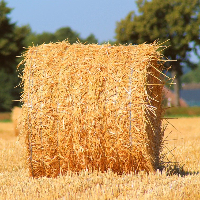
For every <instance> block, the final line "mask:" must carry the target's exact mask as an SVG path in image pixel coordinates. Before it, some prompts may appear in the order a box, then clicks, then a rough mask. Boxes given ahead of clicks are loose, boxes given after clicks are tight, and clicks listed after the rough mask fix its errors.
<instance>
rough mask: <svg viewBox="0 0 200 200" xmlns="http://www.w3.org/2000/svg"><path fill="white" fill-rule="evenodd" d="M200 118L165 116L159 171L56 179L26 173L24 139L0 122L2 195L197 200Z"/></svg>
mask: <svg viewBox="0 0 200 200" xmlns="http://www.w3.org/2000/svg"><path fill="white" fill-rule="evenodd" d="M199 121H200V118H180V119H170V120H168V125H167V130H166V131H165V143H164V146H163V153H162V154H163V170H162V171H157V172H156V173H152V174H149V175H147V174H145V173H143V172H140V173H139V174H138V175H135V174H134V173H131V174H122V175H121V176H119V175H116V174H115V173H113V172H111V171H108V172H106V173H101V172H97V171H95V172H93V173H92V172H88V171H87V170H84V171H82V172H81V173H79V174H76V173H71V172H68V174H66V175H65V176H59V177H57V178H46V177H43V178H38V179H33V178H31V177H29V172H28V168H27V165H26V159H25V153H26V149H25V148H24V145H23V138H17V137H15V136H14V131H13V127H12V123H0V130H1V134H0V194H1V195H0V199H9V200H12V199H28V200H29V199H45V200H46V199H49V200H53V199H62V200H66V199H70V200H71V199H72V200H73V199H92V200H93V199H99V200H101V199H153V200H154V199H155V200H156V199H159V200H160V199H161V200H164V199H200V190H199V188H200V174H199V171H200V153H199V152H200V144H199V140H200V123H199Z"/></svg>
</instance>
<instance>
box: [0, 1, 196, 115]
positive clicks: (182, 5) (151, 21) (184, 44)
mask: <svg viewBox="0 0 200 200" xmlns="http://www.w3.org/2000/svg"><path fill="white" fill-rule="evenodd" d="M136 3H137V7H138V12H137V14H136V13H135V12H133V11H132V12H130V13H128V14H127V16H126V17H125V18H124V19H121V21H119V22H117V24H116V29H115V33H116V36H115V41H113V43H116V44H119V43H120V44H130V43H131V44H141V43H144V42H146V43H152V42H154V41H156V40H158V41H159V43H162V42H166V41H167V42H166V45H167V46H169V47H168V48H166V49H163V54H164V55H165V57H166V59H168V60H176V62H173V63H170V62H166V63H168V66H166V67H170V68H169V71H170V74H171V75H172V76H175V77H176V78H175V82H176V85H175V87H174V90H175V93H176V99H177V101H176V105H177V106H179V101H178V99H179V90H180V85H181V84H180V81H181V76H182V74H183V67H184V66H187V67H188V68H191V69H192V70H194V69H196V68H197V64H196V63H194V62H192V61H191V59H190V53H191V52H194V53H195V54H196V55H197V57H198V58H200V56H199V54H198V51H199V46H200V2H199V0H187V1H186V0H165V1H162V2H161V1H160V0H151V1H149V0H137V1H136ZM11 12H12V9H11V8H9V7H8V6H7V3H6V2H5V1H4V0H2V1H1V2H0V112H2V111H9V110H10V109H11V108H12V107H13V106H15V105H19V102H17V101H12V100H15V99H20V92H21V88H20V87H17V88H15V86H17V85H18V83H19V81H20V79H19V77H18V75H17V74H18V72H16V66H17V64H18V63H19V62H20V58H17V57H16V56H19V55H21V53H22V52H23V51H24V49H23V47H28V46H32V45H33V44H34V45H40V44H43V43H49V42H57V41H63V40H65V39H68V40H69V42H70V43H74V42H76V41H77V40H78V41H80V42H82V43H98V40H97V38H95V36H94V35H93V34H90V35H89V36H88V37H87V38H82V37H81V36H80V34H79V33H77V32H76V31H74V30H72V29H71V28H70V27H62V28H60V29H58V30H56V31H55V33H50V32H43V33H41V34H37V33H35V32H32V30H31V27H30V26H29V25H26V26H22V27H19V26H17V24H16V23H12V22H11V19H10V18H9V14H10V13H11Z"/></svg>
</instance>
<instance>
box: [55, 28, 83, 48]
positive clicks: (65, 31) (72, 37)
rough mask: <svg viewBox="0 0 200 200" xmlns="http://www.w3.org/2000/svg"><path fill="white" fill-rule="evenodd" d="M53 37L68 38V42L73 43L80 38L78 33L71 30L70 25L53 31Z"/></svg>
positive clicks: (59, 39)
mask: <svg viewBox="0 0 200 200" xmlns="http://www.w3.org/2000/svg"><path fill="white" fill-rule="evenodd" d="M55 38H56V39H57V41H63V40H69V42H70V43H71V44H72V43H75V42H76V41H77V40H81V38H80V35H79V33H77V32H75V31H73V30H72V29H71V28H70V27H63V28H60V29H58V30H57V31H56V32H55Z"/></svg>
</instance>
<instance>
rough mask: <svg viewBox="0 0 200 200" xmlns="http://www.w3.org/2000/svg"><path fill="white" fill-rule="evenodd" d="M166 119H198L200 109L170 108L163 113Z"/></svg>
mask: <svg viewBox="0 0 200 200" xmlns="http://www.w3.org/2000/svg"><path fill="white" fill-rule="evenodd" d="M165 116H166V117H200V107H171V108H169V109H167V110H166V112H165Z"/></svg>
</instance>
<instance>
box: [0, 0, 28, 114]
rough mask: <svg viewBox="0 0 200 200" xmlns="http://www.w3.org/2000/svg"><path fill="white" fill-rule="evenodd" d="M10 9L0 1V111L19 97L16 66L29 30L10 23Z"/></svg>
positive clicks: (11, 104)
mask: <svg viewBox="0 0 200 200" xmlns="http://www.w3.org/2000/svg"><path fill="white" fill-rule="evenodd" d="M11 11H12V9H11V8H8V7H7V4H6V2H5V1H3V0H2V1H1V2H0V80H1V81H0V111H6V110H9V109H10V108H11V107H12V106H14V105H16V104H17V102H13V101H12V100H14V99H19V97H20V89H19V88H18V89H14V87H15V86H17V85H18V84H19V78H18V76H17V72H16V66H17V63H18V61H19V59H17V58H16V56H20V55H21V52H22V51H23V47H24V38H25V37H26V35H27V34H28V32H29V31H30V28H29V27H28V26H23V27H18V26H17V25H16V23H11V19H10V18H9V17H8V14H10V12H11Z"/></svg>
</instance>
